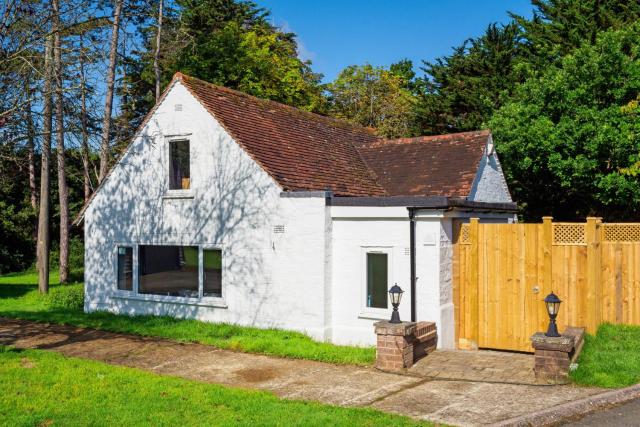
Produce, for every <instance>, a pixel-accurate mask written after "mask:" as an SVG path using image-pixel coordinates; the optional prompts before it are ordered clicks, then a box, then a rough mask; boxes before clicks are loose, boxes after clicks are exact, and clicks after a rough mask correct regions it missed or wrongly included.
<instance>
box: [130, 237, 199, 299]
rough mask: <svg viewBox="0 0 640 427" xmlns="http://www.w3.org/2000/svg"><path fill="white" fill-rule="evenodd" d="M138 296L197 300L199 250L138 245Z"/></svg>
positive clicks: (192, 247)
mask: <svg viewBox="0 0 640 427" xmlns="http://www.w3.org/2000/svg"><path fill="white" fill-rule="evenodd" d="M139 248H140V250H139V253H138V262H139V268H138V271H139V275H140V283H139V285H138V292H139V293H141V294H154V295H167V296H174V297H190V298H197V297H198V247H197V246H153V245H141V246H140V247H139Z"/></svg>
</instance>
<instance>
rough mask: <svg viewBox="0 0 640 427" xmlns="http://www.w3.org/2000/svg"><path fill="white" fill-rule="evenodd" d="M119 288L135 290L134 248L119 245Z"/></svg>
mask: <svg viewBox="0 0 640 427" xmlns="http://www.w3.org/2000/svg"><path fill="white" fill-rule="evenodd" d="M118 290H121V291H132V290H133V248H130V247H124V246H118Z"/></svg>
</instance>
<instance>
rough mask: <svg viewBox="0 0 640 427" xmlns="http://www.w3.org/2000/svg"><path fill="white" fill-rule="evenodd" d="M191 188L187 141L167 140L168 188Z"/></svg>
mask: <svg viewBox="0 0 640 427" xmlns="http://www.w3.org/2000/svg"><path fill="white" fill-rule="evenodd" d="M189 188H191V172H190V157H189V141H188V140H186V139H182V140H177V141H169V189H170V190H188V189H189Z"/></svg>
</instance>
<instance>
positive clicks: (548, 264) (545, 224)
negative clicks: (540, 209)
mask: <svg viewBox="0 0 640 427" xmlns="http://www.w3.org/2000/svg"><path fill="white" fill-rule="evenodd" d="M552 247H553V217H552V216H543V217H542V256H543V263H542V265H543V266H544V275H543V278H544V287H545V290H544V294H543V296H542V297H543V298H544V295H546V293H547V292H551V291H553V283H552V281H553V270H552V268H553V267H552V265H553V264H552V260H551V251H552V249H553V248H552ZM543 308H544V307H543ZM545 313H546V311H545Z"/></svg>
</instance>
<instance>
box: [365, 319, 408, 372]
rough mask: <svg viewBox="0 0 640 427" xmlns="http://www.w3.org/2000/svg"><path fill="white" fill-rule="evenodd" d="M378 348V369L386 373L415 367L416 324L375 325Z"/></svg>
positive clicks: (387, 323)
mask: <svg viewBox="0 0 640 427" xmlns="http://www.w3.org/2000/svg"><path fill="white" fill-rule="evenodd" d="M374 326H375V331H376V335H377V336H378V346H377V348H376V368H378V369H382V370H384V371H395V372H398V371H402V370H404V369H406V368H410V367H411V366H413V343H414V340H415V335H414V334H415V331H416V324H415V323H414V322H401V323H390V322H389V321H386V320H385V321H381V322H376V323H374Z"/></svg>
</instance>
